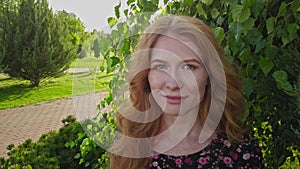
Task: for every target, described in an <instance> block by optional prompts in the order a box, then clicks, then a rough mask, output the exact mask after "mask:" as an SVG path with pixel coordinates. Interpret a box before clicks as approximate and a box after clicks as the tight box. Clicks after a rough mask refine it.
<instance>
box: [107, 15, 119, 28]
mask: <svg viewBox="0 0 300 169" xmlns="http://www.w3.org/2000/svg"><path fill="white" fill-rule="evenodd" d="M107 22H108V24H109V26H110V27H113V26H114V25H115V24H116V23H117V19H116V18H114V17H109V18H108V19H107Z"/></svg>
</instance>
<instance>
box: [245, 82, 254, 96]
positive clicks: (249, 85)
mask: <svg viewBox="0 0 300 169" xmlns="http://www.w3.org/2000/svg"><path fill="white" fill-rule="evenodd" d="M243 84H244V86H243V91H244V92H245V95H246V96H247V97H249V96H250V95H251V94H252V93H253V91H254V89H255V84H256V81H255V80H253V79H250V78H246V79H245V80H244V82H243Z"/></svg>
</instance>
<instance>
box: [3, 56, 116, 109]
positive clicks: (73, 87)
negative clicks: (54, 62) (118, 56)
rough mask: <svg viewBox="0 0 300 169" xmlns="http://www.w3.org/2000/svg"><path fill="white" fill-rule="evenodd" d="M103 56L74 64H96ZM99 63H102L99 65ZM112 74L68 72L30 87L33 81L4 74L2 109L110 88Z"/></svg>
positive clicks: (74, 64) (74, 65) (83, 65)
mask: <svg viewBox="0 0 300 169" xmlns="http://www.w3.org/2000/svg"><path fill="white" fill-rule="evenodd" d="M99 62H100V60H97V59H96V58H84V59H80V60H79V59H78V60H76V61H75V62H73V63H72V64H71V67H73V68H75V67H78V66H81V67H82V68H86V67H87V68H92V67H93V68H96V67H97V63H98V64H99ZM98 66H99V65H98ZM111 77H112V74H109V75H107V74H106V73H105V72H94V71H93V72H91V73H89V72H82V73H74V74H71V73H66V74H64V75H63V76H61V77H59V78H50V79H47V80H44V81H43V82H42V83H41V84H40V86H38V87H33V88H30V87H28V86H29V85H30V83H29V81H25V80H20V79H15V78H11V77H9V76H3V75H1V76H0V110H1V109H6V108H12V107H17V106H22V105H26V104H34V103H38V102H42V101H51V100H55V99H59V98H66V97H70V96H72V95H77V94H83V93H87V92H92V91H96V92H99V91H105V90H108V88H109V87H108V83H109V81H110V79H111Z"/></svg>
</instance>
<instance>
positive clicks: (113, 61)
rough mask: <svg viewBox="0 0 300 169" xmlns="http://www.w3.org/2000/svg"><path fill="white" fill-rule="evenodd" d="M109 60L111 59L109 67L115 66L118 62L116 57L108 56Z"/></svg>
mask: <svg viewBox="0 0 300 169" xmlns="http://www.w3.org/2000/svg"><path fill="white" fill-rule="evenodd" d="M109 60H111V65H110V66H111V67H113V66H116V65H117V64H118V63H120V59H119V58H118V57H115V56H113V57H110V58H109Z"/></svg>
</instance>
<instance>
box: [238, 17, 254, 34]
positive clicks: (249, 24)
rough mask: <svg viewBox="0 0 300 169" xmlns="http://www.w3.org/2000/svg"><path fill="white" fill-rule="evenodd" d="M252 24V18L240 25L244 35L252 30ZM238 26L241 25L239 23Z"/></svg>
mask: <svg viewBox="0 0 300 169" xmlns="http://www.w3.org/2000/svg"><path fill="white" fill-rule="evenodd" d="M254 22H255V21H254V19H253V18H249V19H247V21H246V22H244V23H242V29H243V33H244V34H245V35H247V33H248V31H250V30H252V29H253V26H254ZM239 24H241V23H239Z"/></svg>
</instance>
